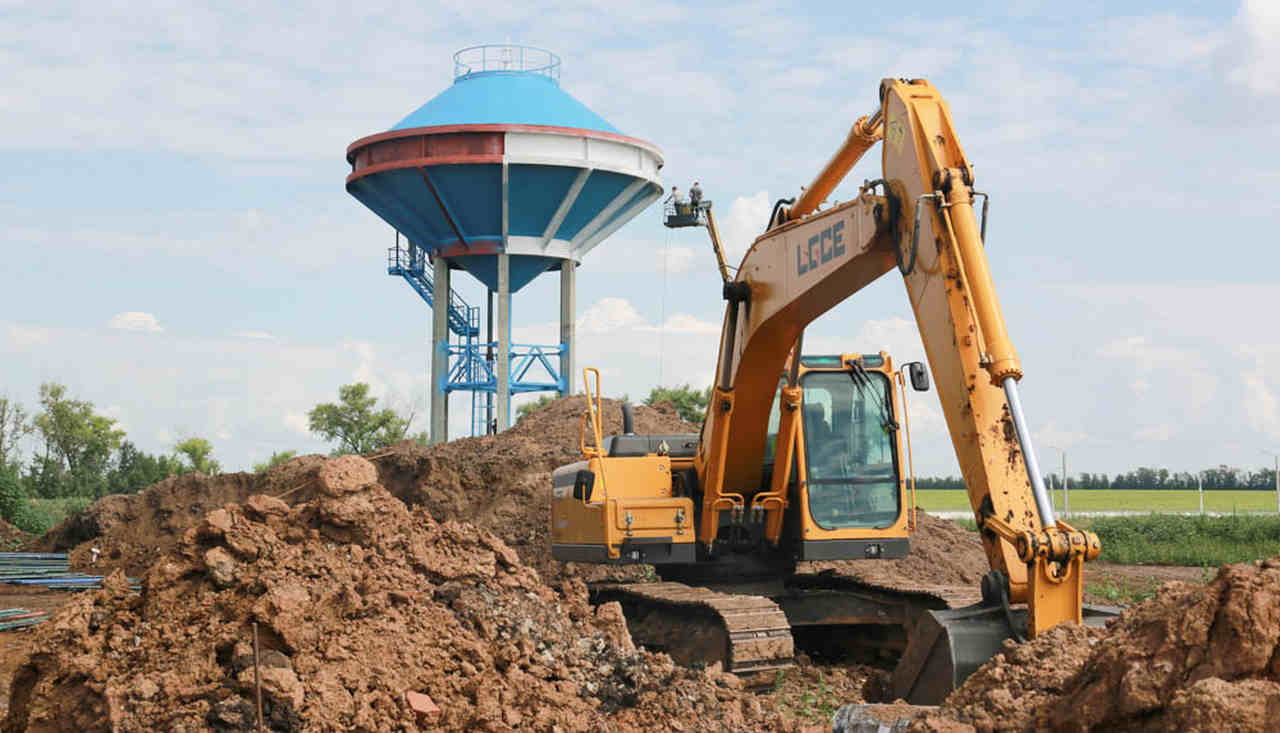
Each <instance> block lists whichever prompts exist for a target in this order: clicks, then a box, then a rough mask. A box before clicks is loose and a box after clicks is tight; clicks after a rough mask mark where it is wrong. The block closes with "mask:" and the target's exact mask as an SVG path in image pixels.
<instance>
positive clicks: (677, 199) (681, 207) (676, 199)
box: [662, 186, 689, 214]
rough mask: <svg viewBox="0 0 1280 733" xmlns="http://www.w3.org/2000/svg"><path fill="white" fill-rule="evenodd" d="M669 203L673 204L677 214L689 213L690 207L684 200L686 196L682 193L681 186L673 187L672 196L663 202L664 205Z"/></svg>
mask: <svg viewBox="0 0 1280 733" xmlns="http://www.w3.org/2000/svg"><path fill="white" fill-rule="evenodd" d="M667 202H670V203H671V206H672V208H674V209H675V211H676V213H677V214H688V213H689V205H688V204H687V203H686V202H685V200H684V194H682V193H680V187H679V186H672V187H671V195H670V196H668V197H666V198H665V199H663V200H662V203H664V204H665V203H667Z"/></svg>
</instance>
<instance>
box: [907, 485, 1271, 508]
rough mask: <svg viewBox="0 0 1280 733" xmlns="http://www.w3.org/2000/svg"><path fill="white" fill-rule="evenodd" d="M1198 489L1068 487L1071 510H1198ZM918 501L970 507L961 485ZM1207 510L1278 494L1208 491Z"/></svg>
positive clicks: (921, 495)
mask: <svg viewBox="0 0 1280 733" xmlns="http://www.w3.org/2000/svg"><path fill="white" fill-rule="evenodd" d="M1052 493H1053V504H1054V506H1055V507H1057V509H1058V510H1059V511H1061V510H1062V492H1060V491H1055V492H1052ZM1196 493H1197V492H1195V491H1125V490H1114V489H1098V490H1094V489H1083V490H1081V489H1076V490H1070V491H1068V494H1069V495H1070V499H1071V511H1072V512H1157V513H1158V512H1195V511H1199V510H1200V501H1199V499H1198V498H1197V496H1196ZM916 504H918V505H919V506H920V507H921V508H922V509H924V510H925V511H935V512H957V511H970V510H971V507H970V506H969V497H968V495H967V494H965V492H963V491H960V490H958V489H928V490H921V491H917V492H916ZM1204 508H1205V511H1207V512H1232V513H1234V512H1271V513H1272V514H1274V513H1275V511H1276V495H1275V493H1274V492H1271V491H1206V492H1204Z"/></svg>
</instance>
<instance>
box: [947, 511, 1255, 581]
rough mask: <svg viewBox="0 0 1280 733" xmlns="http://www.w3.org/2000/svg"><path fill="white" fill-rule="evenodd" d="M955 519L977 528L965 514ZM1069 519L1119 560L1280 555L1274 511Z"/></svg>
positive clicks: (1188, 561)
mask: <svg viewBox="0 0 1280 733" xmlns="http://www.w3.org/2000/svg"><path fill="white" fill-rule="evenodd" d="M954 521H955V522H956V523H957V524H959V525H960V526H962V527H964V528H966V529H968V530H971V531H976V530H977V526H976V525H975V524H974V521H973V520H972V519H970V518H968V517H965V518H963V519H958V520H954ZM1071 524H1072V525H1073V526H1075V527H1077V528H1079V529H1087V530H1089V531H1091V532H1096V533H1097V535H1098V539H1099V540H1100V541H1101V542H1102V556H1101V557H1100V558H1099V560H1100V561H1101V562H1108V563H1116V564H1118V565H1188V566H1198V567H1217V566H1218V565H1226V564H1229V563H1240V562H1253V561H1254V560H1262V559H1265V558H1268V557H1274V556H1276V555H1280V517H1277V516H1275V515H1265V514H1261V515H1259V514H1238V515H1227V516H1221V517H1210V516H1201V515H1198V514H1196V515H1191V516H1187V515H1183V514H1145V515H1140V516H1131V517H1080V518H1078V519H1073V520H1072V521H1071ZM1102 592H1103V593H1105V590H1104V591H1102Z"/></svg>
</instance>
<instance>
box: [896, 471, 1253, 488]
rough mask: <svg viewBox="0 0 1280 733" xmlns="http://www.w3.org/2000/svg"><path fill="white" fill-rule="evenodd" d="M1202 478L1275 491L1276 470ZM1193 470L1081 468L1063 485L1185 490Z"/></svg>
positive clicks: (939, 482) (943, 482)
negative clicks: (1101, 470)
mask: <svg viewBox="0 0 1280 733" xmlns="http://www.w3.org/2000/svg"><path fill="white" fill-rule="evenodd" d="M1198 475H1199V476H1200V477H1201V478H1202V479H1203V480H1204V490H1205V491H1275V489H1276V472H1275V469H1272V468H1260V469H1258V470H1256V471H1255V470H1249V469H1243V468H1235V467H1233V466H1227V465H1219V466H1216V467H1214V468H1206V469H1204V470H1203V471H1200V472H1198ZM1196 476H1197V474H1196V473H1189V472H1186V471H1170V470H1169V469H1167V468H1148V467H1142V468H1135V469H1134V470H1132V471H1128V472H1126V473H1118V474H1116V475H1114V476H1109V475H1107V474H1105V473H1089V472H1086V471H1082V472H1080V473H1076V474H1067V486H1068V488H1071V489H1082V490H1087V489H1118V490H1125V491H1162V490H1170V491H1185V490H1194V489H1196V488H1197V482H1196ZM1044 481H1045V486H1047V487H1049V488H1051V489H1061V488H1062V475H1061V474H1049V475H1047V476H1045V477H1044ZM916 488H918V489H963V488H964V479H962V478H960V477H958V476H920V477H917V478H916Z"/></svg>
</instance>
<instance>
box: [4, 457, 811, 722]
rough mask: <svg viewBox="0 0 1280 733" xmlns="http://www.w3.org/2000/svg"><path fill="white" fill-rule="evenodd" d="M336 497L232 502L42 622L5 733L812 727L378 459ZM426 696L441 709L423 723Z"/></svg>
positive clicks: (339, 469) (357, 462) (327, 490)
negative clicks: (639, 638)
mask: <svg viewBox="0 0 1280 733" xmlns="http://www.w3.org/2000/svg"><path fill="white" fill-rule="evenodd" d="M317 473H318V474H319V476H318V479H317V484H318V486H317V497H316V498H315V499H313V500H311V501H307V502H301V503H298V504H296V505H295V506H293V507H290V506H288V505H286V504H285V503H284V502H282V501H280V500H277V499H273V498H271V497H267V496H264V495H254V496H251V497H250V498H249V499H248V500H247V501H246V502H245V503H244V504H241V505H236V504H229V505H227V506H226V507H224V508H221V509H217V510H214V511H213V512H210V513H209V514H207V515H206V516H205V517H204V518H203V519H201V520H200V521H199V522H198V523H197V524H195V525H194V526H193V527H192V528H191V529H190V530H189V531H188V532H186V533H185V534H184V536H183V537H182V538H181V539H180V540H179V542H178V543H177V545H176V547H175V548H174V549H173V550H171V551H170V552H168V553H165V554H164V555H163V556H162V557H160V558H159V559H158V560H157V562H156V563H155V564H154V565H153V566H152V567H151V568H150V569H149V570H148V571H147V573H146V574H145V575H144V577H143V587H142V591H141V593H136V592H133V591H130V590H129V588H128V585H127V584H126V582H125V580H124V574H123V573H121V572H116V573H114V574H113V575H112V576H111V577H110V578H108V580H107V582H106V583H105V584H104V587H103V588H102V589H101V590H98V591H93V592H87V593H83V594H81V595H80V596H78V597H77V598H76V599H75V600H73V601H71V602H70V603H69V604H67V605H66V606H64V607H63V608H62V609H60V610H59V611H58V612H57V613H56V614H55V616H54V617H53V618H52V619H51V620H50V621H48V622H46V623H45V624H43V625H41V626H39V627H37V630H36V631H35V632H34V633H33V638H32V640H31V643H30V645H29V649H30V653H29V654H28V655H27V656H26V657H25V659H24V662H23V664H22V665H21V667H20V668H19V669H18V671H17V674H16V675H15V677H14V681H13V685H12V691H11V698H10V708H9V711H8V717H7V718H6V719H5V723H4V726H5V730H8V731H20V730H48V731H53V730H106V729H117V730H208V729H213V730H243V729H247V728H249V727H250V726H251V724H252V721H253V720H254V716H255V713H254V703H253V699H254V689H255V686H254V685H255V683H254V680H255V664H254V662H253V652H252V643H251V640H252V638H253V624H254V623H257V625H258V631H257V633H258V637H259V643H260V645H261V649H262V650H261V653H260V660H261V661H260V663H259V664H258V665H257V667H256V669H257V674H259V675H260V676H261V680H262V690H263V696H264V710H265V716H266V718H267V720H268V722H269V726H270V728H271V729H272V730H290V731H295V730H393V729H410V730H412V729H417V728H418V727H419V726H422V727H438V728H441V729H449V730H463V729H465V730H513V729H517V728H523V729H536V730H553V729H558V730H600V729H610V730H642V729H643V730H649V729H652V728H654V727H660V728H671V729H674V730H707V729H720V730H761V729H779V730H784V729H796V728H797V725H798V724H797V723H795V722H788V721H786V720H784V719H783V717H782V716H781V715H780V714H779V713H778V712H777V711H776V710H773V709H771V708H772V706H770V705H767V704H765V702H762V700H761V699H760V698H759V697H757V696H755V695H752V694H749V693H746V692H744V691H743V690H742V683H741V681H740V680H738V678H736V677H734V676H733V675H726V674H722V673H719V672H718V671H715V670H690V669H686V668H683V667H679V666H676V665H675V664H673V663H672V662H671V660H670V658H668V657H666V656H665V655H654V654H650V653H648V652H644V651H637V650H635V649H634V647H632V646H631V644H630V637H629V635H628V634H627V632H626V627H625V623H624V622H623V621H622V617H621V611H620V609H619V608H617V607H616V606H609V605H606V606H602V607H600V608H599V609H596V610H593V609H592V608H591V607H590V605H589V604H588V602H587V595H586V588H585V585H584V584H583V583H581V581H570V582H568V583H565V584H561V585H560V586H558V587H556V588H552V587H550V586H548V585H546V584H544V583H542V581H541V580H540V579H539V577H538V575H537V573H536V572H534V571H533V570H532V569H530V568H528V567H526V566H525V565H523V564H522V563H521V562H520V559H519V557H518V555H517V554H516V553H515V552H514V551H512V550H511V549H510V548H509V547H507V546H506V545H505V544H504V543H503V542H502V541H501V540H500V539H498V538H497V537H496V536H495V535H493V534H492V533H490V532H487V531H485V530H483V529H479V528H477V527H474V526H472V525H468V524H464V523H460V522H454V521H448V522H444V523H441V522H437V521H436V520H435V519H433V518H432V516H431V514H430V513H429V512H427V511H426V510H425V509H423V508H421V507H420V508H417V509H415V510H410V509H409V508H408V507H406V506H405V504H404V503H403V502H401V501H400V500H399V499H397V498H395V497H394V496H392V495H391V494H390V493H389V492H387V491H386V490H385V489H384V488H383V487H382V486H381V485H379V484H378V483H377V482H376V481H377V471H376V469H374V467H373V466H372V465H370V464H369V463H368V462H366V461H364V460H363V459H361V458H358V457H345V458H341V459H333V460H332V461H329V462H328V463H327V464H323V465H321V466H320V467H318V471H317ZM407 693H418V694H424V695H428V696H430V698H431V701H432V703H433V706H434V707H436V708H438V711H435V712H429V713H420V712H416V711H415V709H414V708H413V707H412V706H411V705H410V703H409V699H410V698H411V697H412V696H411V695H409V694H407Z"/></svg>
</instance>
